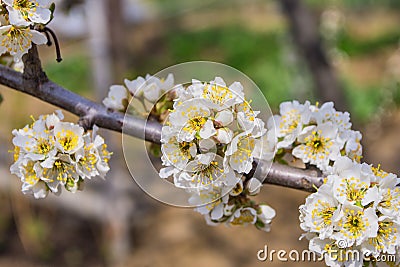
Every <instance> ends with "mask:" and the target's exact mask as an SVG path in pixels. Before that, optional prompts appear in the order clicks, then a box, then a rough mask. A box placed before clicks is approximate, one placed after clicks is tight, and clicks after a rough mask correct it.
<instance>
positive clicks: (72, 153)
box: [10, 111, 111, 198]
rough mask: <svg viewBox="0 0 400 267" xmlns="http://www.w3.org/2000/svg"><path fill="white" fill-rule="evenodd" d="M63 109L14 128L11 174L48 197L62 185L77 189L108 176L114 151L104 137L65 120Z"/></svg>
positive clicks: (25, 190)
mask: <svg viewBox="0 0 400 267" xmlns="http://www.w3.org/2000/svg"><path fill="white" fill-rule="evenodd" d="M62 119H63V115H62V113H61V112H60V111H57V112H56V113H53V114H50V115H44V116H40V117H39V119H38V120H35V121H34V122H33V123H32V124H31V125H27V126H25V127H24V128H23V129H20V130H14V131H13V135H14V138H13V144H14V164H13V165H12V166H11V167H10V171H11V173H13V174H15V175H17V176H18V177H19V178H20V179H21V181H22V192H23V193H24V194H33V195H34V197H35V198H44V197H46V196H47V194H48V192H52V193H55V194H59V193H60V192H61V188H62V187H64V188H65V189H66V190H68V191H71V192H76V190H78V189H80V188H81V187H82V185H83V183H84V180H85V179H90V178H91V177H95V176H100V177H104V176H105V174H106V173H107V172H108V171H109V169H110V168H109V166H108V161H109V159H110V156H111V153H110V152H109V151H108V150H107V145H106V144H105V143H104V139H103V138H102V137H101V136H99V135H97V133H96V132H97V126H94V127H93V131H92V135H90V133H84V129H83V128H82V127H81V126H79V125H76V124H73V123H68V122H63V121H62Z"/></svg>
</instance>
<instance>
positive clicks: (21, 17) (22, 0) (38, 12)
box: [2, 0, 51, 26]
mask: <svg viewBox="0 0 400 267" xmlns="http://www.w3.org/2000/svg"><path fill="white" fill-rule="evenodd" d="M2 2H3V3H4V4H5V5H6V8H7V11H8V15H9V20H10V23H11V24H12V25H16V26H29V25H31V24H32V23H40V24H46V23H48V22H49V21H50V17H51V11H50V9H49V8H50V3H51V2H50V1H49V0H3V1H2Z"/></svg>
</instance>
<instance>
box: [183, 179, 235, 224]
mask: <svg viewBox="0 0 400 267" xmlns="http://www.w3.org/2000/svg"><path fill="white" fill-rule="evenodd" d="M227 193H228V192H227V187H222V188H221V187H213V188H212V189H211V190H209V189H207V190H200V191H199V192H196V193H194V194H193V195H192V196H191V197H190V199H189V203H190V204H192V205H195V206H197V207H196V208H195V211H197V212H199V213H200V214H202V215H205V216H209V221H218V220H220V219H221V218H222V217H223V216H224V215H225V212H224V208H225V206H226V204H227V202H228V199H229V196H228V194H227Z"/></svg>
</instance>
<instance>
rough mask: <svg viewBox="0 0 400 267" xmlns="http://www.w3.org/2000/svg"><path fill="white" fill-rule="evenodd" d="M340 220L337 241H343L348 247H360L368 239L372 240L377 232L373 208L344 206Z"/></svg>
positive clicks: (376, 217) (376, 221)
mask: <svg viewBox="0 0 400 267" xmlns="http://www.w3.org/2000/svg"><path fill="white" fill-rule="evenodd" d="M342 213H343V214H342V215H341V219H340V220H339V221H338V223H337V224H338V228H339V229H340V230H339V232H338V233H336V234H335V236H336V239H337V240H345V241H346V244H347V245H348V246H352V245H353V244H355V245H356V246H358V245H360V244H361V243H362V242H364V241H365V240H367V239H368V238H374V237H376V236H377V232H378V216H377V215H376V211H375V209H374V208H367V209H365V210H364V209H362V208H360V207H358V206H353V205H344V206H343V208H342Z"/></svg>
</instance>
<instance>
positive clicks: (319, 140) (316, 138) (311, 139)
mask: <svg viewBox="0 0 400 267" xmlns="http://www.w3.org/2000/svg"><path fill="white" fill-rule="evenodd" d="M305 141H306V146H308V147H309V148H310V149H311V153H312V154H317V153H321V152H324V151H325V149H326V148H329V147H330V146H331V145H332V141H330V139H329V138H324V137H322V136H321V131H320V130H319V131H313V132H312V134H311V135H310V136H307V137H306V139H305Z"/></svg>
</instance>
